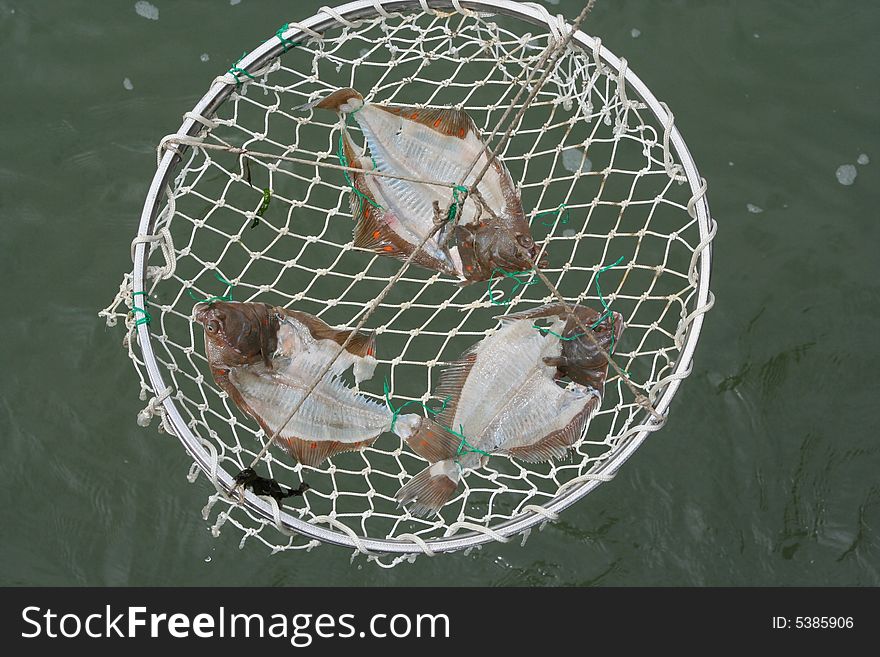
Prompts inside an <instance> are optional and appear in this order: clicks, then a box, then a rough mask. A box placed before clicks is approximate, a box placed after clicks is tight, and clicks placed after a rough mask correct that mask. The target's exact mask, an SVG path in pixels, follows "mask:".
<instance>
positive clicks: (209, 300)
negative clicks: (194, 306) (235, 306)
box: [186, 271, 235, 303]
mask: <svg viewBox="0 0 880 657" xmlns="http://www.w3.org/2000/svg"><path fill="white" fill-rule="evenodd" d="M214 276H215V277H216V278H217V280H218V281H220V282H221V283H225V284H226V285H227V286H228V289H227V290H226V294H224V295H223V296H222V297H208V298H207V299H199V298H198V297H197V296H196V295H195V294H193V291H192V290H187V291H186V293H187V294H188V295H189V296H190V298H191V299H193V300H194V301H196V302H197V303H214V302H215V301H233V298H232V289H233V288H234V287H235V284H234V283H230V282H229V281H227V280H226V279H225V278H223V277H222V276H221V275H220V274H219V273H218V272H216V271H215V272H214Z"/></svg>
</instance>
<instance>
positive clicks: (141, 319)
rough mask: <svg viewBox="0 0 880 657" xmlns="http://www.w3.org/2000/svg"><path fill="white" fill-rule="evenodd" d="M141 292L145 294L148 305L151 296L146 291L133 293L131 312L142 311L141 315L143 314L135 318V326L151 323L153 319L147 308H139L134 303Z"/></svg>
mask: <svg viewBox="0 0 880 657" xmlns="http://www.w3.org/2000/svg"><path fill="white" fill-rule="evenodd" d="M139 294H142V295H144V306H146V305H147V301H148V300H149V298H150V296H149V295H148V294H147V293H146V292H132V293H131V312H133V313H135V314H136V313H141V315H142V316H141V317H139V318H138V319H136V320H135V322H134V325H135V326H140V325H141V324H149V323H150V322H151V321H152V320H153V318H152V316H151V315H150V313H148V312H147V309H146V308H139V307H138V306H136V305H134V298H135V297H136V296H137V295H139Z"/></svg>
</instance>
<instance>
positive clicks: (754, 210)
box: [746, 203, 764, 214]
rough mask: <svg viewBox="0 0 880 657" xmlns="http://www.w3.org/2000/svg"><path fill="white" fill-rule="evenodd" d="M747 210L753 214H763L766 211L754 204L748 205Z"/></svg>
mask: <svg viewBox="0 0 880 657" xmlns="http://www.w3.org/2000/svg"><path fill="white" fill-rule="evenodd" d="M746 210H748V211H749V212H751V213H752V214H761V213H762V212H763V211H764V208H761V207H758V206H757V205H754V204H752V203H746Z"/></svg>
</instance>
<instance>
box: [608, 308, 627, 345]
mask: <svg viewBox="0 0 880 657" xmlns="http://www.w3.org/2000/svg"><path fill="white" fill-rule="evenodd" d="M611 316H612V318H613V320H614V343H615V344H617V343H618V342H620V336H621V335H623V329H625V328H626V322H624V321H623V315H621V314H620V313H619V312H616V311H612V313H611Z"/></svg>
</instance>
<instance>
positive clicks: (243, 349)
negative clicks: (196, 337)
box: [193, 301, 278, 367]
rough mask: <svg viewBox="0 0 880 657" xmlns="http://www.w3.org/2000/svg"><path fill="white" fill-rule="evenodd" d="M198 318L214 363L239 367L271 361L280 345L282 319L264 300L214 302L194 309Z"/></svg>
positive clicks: (210, 359)
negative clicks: (279, 331) (259, 301)
mask: <svg viewBox="0 0 880 657" xmlns="http://www.w3.org/2000/svg"><path fill="white" fill-rule="evenodd" d="M193 315H194V318H195V321H197V322H198V323H199V324H201V325H202V327H203V328H204V329H205V348H206V351H207V355H208V360H209V361H210V363H211V365H214V366H225V367H236V366H240V365H250V364H253V363H256V362H259V361H261V360H262V361H263V362H264V363H266V365H267V366H268V365H270V364H271V360H270V359H271V357H272V354H273V353H274V351H275V349H276V348H277V346H278V338H277V334H278V318H277V315H276V314H275V313H274V312H273V311H272V309H271V307H270V306H267V305H266V304H264V303H244V302H239V301H213V302H210V303H198V304H196V306H195V308H193Z"/></svg>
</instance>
